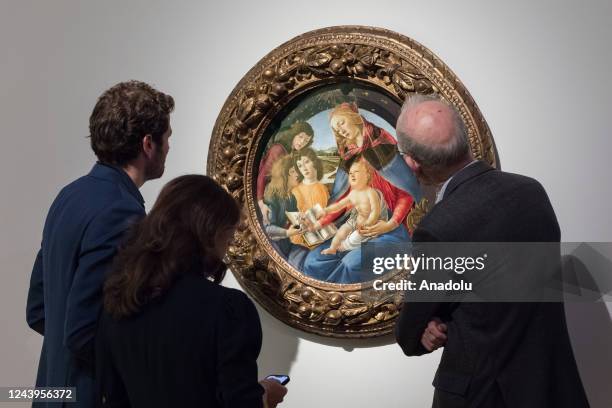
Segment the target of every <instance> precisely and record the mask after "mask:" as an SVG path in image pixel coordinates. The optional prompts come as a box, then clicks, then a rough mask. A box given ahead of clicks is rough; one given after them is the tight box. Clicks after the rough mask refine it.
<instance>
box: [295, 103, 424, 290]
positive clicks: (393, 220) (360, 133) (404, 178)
mask: <svg viewBox="0 0 612 408" xmlns="http://www.w3.org/2000/svg"><path fill="white" fill-rule="evenodd" d="M330 126H331V129H332V131H333V133H334V136H335V139H336V145H337V147H338V153H339V155H340V159H341V160H340V164H339V165H338V170H337V173H336V177H335V180H334V185H333V188H332V193H331V197H330V203H336V202H338V201H340V200H342V199H343V198H344V197H346V196H347V195H348V194H349V193H350V185H349V181H348V169H349V168H350V167H351V164H352V163H353V162H354V161H355V160H358V159H363V160H365V161H367V163H368V164H369V165H370V166H371V167H372V168H373V170H372V175H371V187H372V188H374V189H376V190H379V191H380V192H381V193H382V197H383V200H384V202H385V205H386V209H385V211H387V212H388V214H387V217H381V219H380V220H379V221H377V222H376V223H374V224H373V225H369V226H363V227H361V228H360V230H359V233H360V234H361V235H363V236H364V237H367V238H368V239H369V242H372V243H379V244H380V243H403V242H406V243H408V242H410V235H409V233H408V229H407V228H406V225H405V221H406V217H407V215H408V213H409V212H410V209H411V207H412V203H413V202H414V201H415V200H417V201H418V200H420V199H421V192H420V188H419V184H418V182H417V179H416V177H415V175H414V173H413V172H412V170H411V169H410V168H409V167H408V165H407V164H406V162H405V161H404V160H403V159H402V157H401V156H400V154H399V152H398V150H397V141H396V140H395V138H394V137H393V136H392V135H391V134H390V133H389V132H387V131H386V130H384V129H381V128H379V127H377V126H375V125H374V124H372V123H370V122H368V121H367V120H366V119H365V118H364V117H363V116H361V115H360V114H359V111H358V109H357V106H355V105H354V104H348V103H343V104H340V105H338V106H337V107H336V108H335V109H334V110H333V111H332V112H331V114H330ZM345 212H346V209H343V210H341V211H338V212H335V213H329V214H327V215H325V216H324V217H323V218H321V219H319V220H318V222H317V223H316V224H315V225H313V226H311V229H314V230H316V229H320V228H322V227H324V226H326V225H328V224H330V223H332V222H335V221H340V220H341V219H342V218H341V217H343V216H344V215H345ZM330 244H331V241H327V242H325V243H324V244H322V245H320V246H318V247H317V248H315V249H313V250H312V251H311V252H310V253H309V254H308V256H307V257H306V259H305V261H304V269H303V272H304V274H306V275H308V276H310V277H312V278H315V279H318V280H322V281H325V282H330V283H345V284H348V283H358V282H363V281H365V280H369V279H370V277H369V276H365V275H364V274H362V273H361V247H358V248H355V249H352V250H350V251H338V252H336V253H330V252H333V251H325V250H326V249H327V248H329V246H330ZM321 251H325V253H321Z"/></svg>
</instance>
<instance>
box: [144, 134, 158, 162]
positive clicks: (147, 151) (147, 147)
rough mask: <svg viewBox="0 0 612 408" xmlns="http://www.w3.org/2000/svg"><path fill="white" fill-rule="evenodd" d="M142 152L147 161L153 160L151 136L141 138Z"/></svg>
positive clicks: (153, 143)
mask: <svg viewBox="0 0 612 408" xmlns="http://www.w3.org/2000/svg"><path fill="white" fill-rule="evenodd" d="M142 151H143V153H144V155H145V156H146V157H147V158H148V159H151V158H153V156H154V155H155V142H154V141H153V136H151V135H145V136H144V137H143V138H142Z"/></svg>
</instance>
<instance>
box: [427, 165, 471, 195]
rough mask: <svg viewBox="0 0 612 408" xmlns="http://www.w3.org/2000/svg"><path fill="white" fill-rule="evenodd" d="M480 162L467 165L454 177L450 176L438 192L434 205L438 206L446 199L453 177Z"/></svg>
mask: <svg viewBox="0 0 612 408" xmlns="http://www.w3.org/2000/svg"><path fill="white" fill-rule="evenodd" d="M477 162H478V160H472V161H471V162H470V163H468V164H466V165H465V166H463V167H462V168H461V169H460V170H458V171H456V172H455V174H453V175H452V176H450V177H449V178H448V179H447V180H446V181H445V182H444V184H442V187H440V190H438V192H437V193H436V202H435V203H434V204H438V203H439V202H440V201H442V198H443V197H444V193H445V192H446V187H448V185H449V183H450V182H451V180H452V179H453V177H455V176H456V175H457V174H459V173H460V172H461V171H463V170H464V169H465V168H467V167H469V166H471V165H472V164H474V163H477Z"/></svg>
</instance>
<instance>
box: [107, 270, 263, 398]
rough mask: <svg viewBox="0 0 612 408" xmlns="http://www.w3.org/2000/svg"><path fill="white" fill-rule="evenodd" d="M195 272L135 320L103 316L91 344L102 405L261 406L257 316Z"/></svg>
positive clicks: (237, 296)
mask: <svg viewBox="0 0 612 408" xmlns="http://www.w3.org/2000/svg"><path fill="white" fill-rule="evenodd" d="M196 272H197V271H194V272H191V273H188V274H186V275H185V276H183V277H182V278H180V279H179V280H178V281H177V282H176V283H175V284H174V285H173V286H172V287H171V288H170V290H169V291H168V293H166V294H164V295H163V296H161V297H160V299H158V300H156V301H154V302H152V303H150V304H148V305H146V306H145V308H144V309H143V310H142V311H141V312H139V313H138V314H136V315H134V316H130V317H127V318H124V319H119V320H114V319H113V318H112V317H111V316H110V315H108V314H107V313H106V312H104V313H103V315H102V318H101V319H100V325H99V328H98V335H97V338H96V380H97V381H98V393H99V402H100V406H102V407H115V408H119V407H132V408H139V407H146V408H155V407H160V408H161V407H210V408H213V407H227V408H257V407H261V406H262V404H263V402H262V395H263V388H262V387H261V386H260V385H259V383H258V382H257V356H258V355H259V351H260V348H261V337H262V333H261V325H260V322H259V316H258V315H257V310H256V309H255V306H254V305H253V302H251V300H249V298H247V296H246V295H245V294H244V293H242V292H240V291H239V290H235V289H229V288H224V287H222V286H219V285H217V284H214V283H212V282H210V281H209V280H207V279H206V278H204V277H203V276H202V274H201V273H200V274H199V275H198V274H197V273H196ZM102 401H104V402H102Z"/></svg>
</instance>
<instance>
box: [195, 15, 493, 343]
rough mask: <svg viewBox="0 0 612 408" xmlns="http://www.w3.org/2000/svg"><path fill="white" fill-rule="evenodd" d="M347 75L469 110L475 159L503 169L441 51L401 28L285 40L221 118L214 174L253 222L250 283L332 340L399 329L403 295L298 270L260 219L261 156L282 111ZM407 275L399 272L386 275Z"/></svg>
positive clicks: (243, 252)
mask: <svg viewBox="0 0 612 408" xmlns="http://www.w3.org/2000/svg"><path fill="white" fill-rule="evenodd" d="M348 80H351V81H357V82H362V83H365V84H369V85H370V86H372V85H373V86H375V87H377V88H380V89H381V90H383V91H386V93H388V94H389V95H391V96H392V97H393V98H394V99H395V100H396V101H397V102H398V103H400V104H401V102H402V101H403V100H404V99H405V97H406V96H407V95H408V94H410V93H413V92H420V93H431V92H437V93H438V94H439V95H441V96H442V97H443V98H445V99H446V100H447V101H449V102H450V103H452V104H453V105H454V106H455V107H457V109H458V110H459V112H460V113H461V116H462V117H463V119H464V121H465V123H466V127H467V130H468V133H469V141H470V145H471V148H472V151H473V153H474V155H475V157H477V158H479V159H482V160H485V161H487V162H488V163H490V164H491V165H493V166H497V165H498V159H497V154H496V150H495V146H494V143H493V139H492V136H491V132H490V130H489V127H488V126H487V123H486V122H485V120H484V118H483V116H482V114H481V113H480V110H479V109H478V107H477V106H476V104H475V102H474V101H473V99H472V97H471V96H470V94H469V93H468V91H467V90H466V89H465V87H464V86H463V84H462V83H461V82H460V81H459V79H458V78H457V77H456V76H455V74H453V72H452V71H451V70H450V69H449V68H448V67H447V66H446V65H445V64H444V63H443V62H442V61H441V60H440V59H439V58H438V57H436V56H435V55H434V54H433V53H432V52H431V51H429V50H428V49H427V48H425V47H424V46H422V45H421V44H419V43H417V42H416V41H414V40H412V39H410V38H408V37H405V36H403V35H400V34H398V33H395V32H392V31H388V30H384V29H380V28H373V27H361V26H339V27H330V28H324V29H320V30H315V31H311V32H308V33H305V34H303V35H300V36H298V37H296V38H294V39H292V40H290V41H288V42H286V43H284V44H282V45H281V46H279V47H278V48H276V49H275V50H273V51H272V52H270V53H269V54H268V55H266V56H265V57H264V58H263V59H262V60H261V61H259V62H258V63H257V64H256V65H255V66H254V67H253V68H252V69H251V70H250V71H249V72H248V73H247V74H246V75H245V76H244V77H243V78H242V80H241V81H240V82H239V83H238V85H236V87H235V88H234V90H233V91H232V93H231V94H230V96H229V97H228V99H227V100H226V102H225V104H224V106H223V108H222V110H221V112H220V114H219V116H218V118H217V121H216V123H215V126H214V129H213V134H212V140H211V142H210V147H209V154H208V166H207V171H208V174H209V175H211V176H212V177H214V178H215V179H216V180H217V181H218V182H219V183H220V184H222V185H223V186H224V187H225V188H226V189H227V190H228V191H229V192H230V193H231V194H232V195H233V196H234V197H235V198H236V199H237V200H238V202H239V203H240V204H241V205H242V207H243V209H244V213H245V217H244V220H245V221H244V222H243V223H242V224H241V226H240V227H239V230H238V232H237V233H236V236H235V241H234V243H233V245H232V246H231V247H230V250H229V251H228V254H227V261H228V263H229V265H230V269H231V270H232V272H233V273H234V275H235V276H236V278H237V280H238V281H239V283H240V284H241V285H242V287H243V288H244V289H245V290H246V291H247V292H248V293H249V294H250V295H251V296H252V297H253V298H254V299H255V300H256V301H257V302H259V303H260V304H261V305H262V306H263V307H264V308H265V309H266V310H267V311H268V312H270V313H271V314H272V315H274V316H275V317H276V318H278V319H280V320H281V321H283V322H285V323H287V324H289V325H291V326H293V327H296V328H298V329H301V330H304V331H306V332H310V333H315V334H318V335H323V336H330V337H350V338H366V337H375V336H381V335H385V334H387V333H389V332H390V331H392V329H393V324H394V320H395V318H396V316H397V314H398V310H399V308H400V306H401V302H402V300H401V298H400V297H399V296H398V295H397V294H391V293H389V294H386V293H380V292H376V291H373V290H372V288H371V284H335V283H326V282H321V281H317V280H314V279H311V278H309V277H307V276H305V275H303V274H301V273H300V272H298V271H297V270H295V269H294V268H293V267H292V266H291V265H289V264H288V263H287V262H286V261H285V260H284V259H283V258H282V257H281V256H280V255H279V254H278V253H277V252H276V251H275V250H274V248H273V247H272V246H271V245H270V242H269V241H268V238H267V237H266V235H265V233H264V231H263V230H262V228H261V226H260V223H259V221H258V218H257V212H256V207H257V205H256V202H255V199H254V194H253V185H254V178H255V177H256V169H255V162H254V160H255V155H256V152H257V151H258V148H260V143H265V141H263V142H262V136H263V134H264V132H265V129H266V127H267V126H268V125H269V124H270V122H271V121H272V120H273V118H274V117H275V115H276V114H277V113H278V112H279V111H280V110H281V109H282V108H283V107H284V106H286V104H287V103H289V102H290V101H291V100H293V99H294V98H295V97H297V96H299V95H302V94H303V93H304V92H307V91H309V90H311V89H315V88H317V87H319V86H323V85H327V84H330V83H337V82H343V81H348ZM425 212H426V203H423V202H422V203H420V204H419V205H418V206H417V208H415V209H414V210H413V211H412V212H411V214H412V217H411V219H410V220H409V223H412V224H413V226H414V224H416V223H417V222H418V219H419V216H422V215H423V214H424V213H425ZM401 278H402V275H401V274H399V273H397V274H395V275H391V276H388V277H386V279H388V280H399V279H401Z"/></svg>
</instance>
